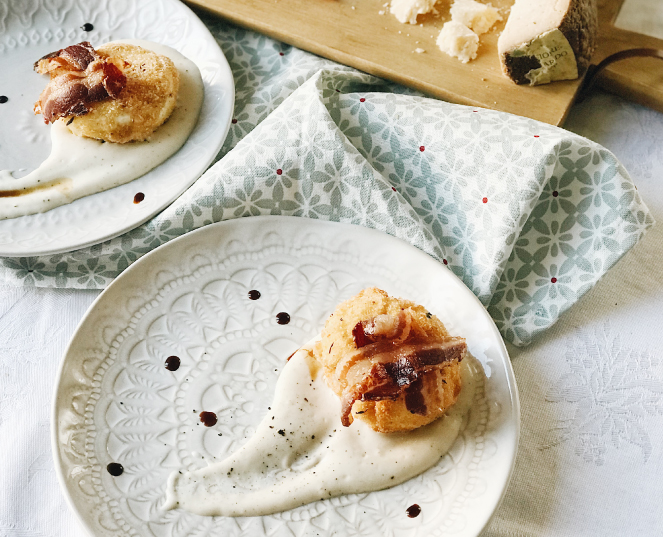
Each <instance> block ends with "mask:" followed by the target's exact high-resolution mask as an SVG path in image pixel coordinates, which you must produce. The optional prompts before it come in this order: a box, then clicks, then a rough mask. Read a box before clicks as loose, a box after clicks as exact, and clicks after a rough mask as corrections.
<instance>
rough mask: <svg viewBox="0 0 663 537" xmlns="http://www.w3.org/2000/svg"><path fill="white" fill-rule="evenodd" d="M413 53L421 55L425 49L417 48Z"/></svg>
mask: <svg viewBox="0 0 663 537" xmlns="http://www.w3.org/2000/svg"><path fill="white" fill-rule="evenodd" d="M414 51H415V52H416V53H417V54H421V53H423V52H426V49H425V48H419V47H417V48H415V49H414Z"/></svg>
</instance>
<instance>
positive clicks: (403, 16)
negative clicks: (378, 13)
mask: <svg viewBox="0 0 663 537" xmlns="http://www.w3.org/2000/svg"><path fill="white" fill-rule="evenodd" d="M435 2H436V0H391V7H390V8H389V11H390V12H391V14H392V15H393V16H394V17H396V18H397V19H398V20H399V21H400V22H402V23H410V24H417V15H424V14H425V13H429V12H430V11H432V10H433V6H434V5H435Z"/></svg>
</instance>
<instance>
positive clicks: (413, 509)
mask: <svg viewBox="0 0 663 537" xmlns="http://www.w3.org/2000/svg"><path fill="white" fill-rule="evenodd" d="M419 513H421V507H419V505H418V504H416V503H415V504H412V505H411V506H410V507H408V508H407V516H409V517H410V518H415V517H418V516H419Z"/></svg>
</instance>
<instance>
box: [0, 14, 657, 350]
mask: <svg viewBox="0 0 663 537" xmlns="http://www.w3.org/2000/svg"><path fill="white" fill-rule="evenodd" d="M205 22H206V23H207V25H208V26H209V27H210V29H211V30H212V32H213V33H214V35H215V36H216V38H217V40H218V42H219V44H220V45H221V47H222V49H223V51H224V53H225V55H226V57H227V58H228V61H229V63H230V65H231V68H232V69H233V73H234V76H235V82H236V86H237V95H236V110H235V118H234V119H233V120H232V125H231V129H230V134H229V135H228V138H227V140H226V142H225V144H224V147H223V149H222V151H221V153H220V156H222V158H221V160H219V161H218V162H217V163H216V164H215V165H213V166H212V167H211V168H210V169H209V170H208V171H207V172H206V173H205V174H204V175H203V176H202V177H201V178H200V179H199V180H198V181H197V182H196V183H195V184H194V185H193V186H192V187H191V188H190V189H189V190H188V191H187V192H185V193H184V194H183V195H182V196H181V197H180V198H179V199H178V200H177V201H176V202H175V203H174V204H173V205H171V206H170V207H169V208H167V209H166V210H165V211H163V212H162V213H161V214H159V215H157V216H156V217H155V218H153V219H152V220H151V221H149V222H147V223H146V224H144V225H142V226H140V227H138V228H136V229H134V230H133V231H130V232H128V233H126V234H124V235H122V236H120V237H118V238H115V239H112V240H109V241H106V242H104V243H102V244H98V245H96V246H93V247H90V248H85V249H82V250H78V251H75V252H70V253H65V254H58V255H50V256H42V257H31V258H16V259H9V258H5V259H3V260H2V267H1V272H0V274H1V276H0V278H1V279H3V280H4V281H6V282H16V283H22V284H24V285H36V286H53V287H78V288H103V287H105V286H106V285H108V284H109V283H110V282H111V281H112V280H113V278H115V277H116V276H117V275H118V274H119V273H120V272H122V270H124V269H125V268H126V267H127V266H129V265H130V264H131V263H132V262H134V261H135V260H136V259H138V258H139V257H141V256H142V255H144V254H146V253H147V252H149V251H150V250H153V249H154V248H156V247H157V246H159V245H160V244H163V243H165V242H167V241H169V240H170V239H172V238H174V237H177V236H179V235H182V234H184V233H187V232H189V231H191V230H193V229H196V228H199V227H202V226H204V225H207V224H210V223H212V222H218V221H221V220H227V219H231V218H239V217H245V216H256V215H262V214H281V215H294V216H300V217H305V218H319V219H325V220H332V221H338V222H349V223H353V224H359V225H364V226H368V227H372V228H375V229H379V230H382V231H385V232H386V233H389V234H390V235H393V236H395V237H398V238H401V239H404V240H406V241H408V242H410V243H411V244H413V245H415V246H417V247H418V248H420V249H421V250H423V251H425V252H427V253H428V254H430V255H431V256H433V257H434V258H435V259H438V260H439V261H440V262H441V263H444V264H445V265H446V266H448V268H449V269H450V270H452V271H453V272H454V273H455V274H457V275H458V276H459V277H460V278H461V279H462V280H463V281H464V282H465V284H466V285H467V286H468V287H469V288H470V289H471V290H472V291H473V292H474V293H475V294H476V295H477V296H478V297H479V299H480V300H481V301H482V302H483V304H484V305H485V306H486V307H487V308H488V311H489V312H490V314H491V315H492V317H493V319H494V320H495V322H496V323H497V326H498V328H499V329H500V331H501V333H502V335H503V336H504V337H505V338H506V339H507V340H509V341H511V342H513V343H515V344H517V345H524V344H527V343H529V342H530V340H531V338H532V336H533V335H535V334H536V333H537V332H540V331H542V330H544V329H546V328H547V327H549V326H550V325H552V324H553V323H554V322H555V321H556V319H557V318H558V316H559V315H560V314H561V313H562V312H563V311H564V310H566V309H567V308H569V307H570V306H571V305H572V304H573V303H574V302H576V301H577V300H578V299H579V298H580V296H582V295H583V294H584V293H585V292H586V291H587V290H588V289H590V288H591V287H592V286H593V285H594V284H595V283H596V282H597V281H598V280H599V279H600V278H601V276H602V275H603V274H604V273H605V272H606V271H607V270H608V269H609V268H610V267H611V266H612V265H613V264H614V263H615V262H616V261H617V260H618V259H619V258H620V257H621V256H622V255H623V254H624V253H625V252H626V251H627V250H629V248H631V247H632V246H633V245H634V244H635V243H636V242H637V241H638V240H639V239H640V237H642V235H643V233H644V232H645V230H646V229H647V228H649V227H650V226H651V225H652V224H653V220H652V218H651V216H650V215H649V213H648V211H647V208H646V207H645V205H644V204H643V202H642V201H641V199H640V196H639V195H638V192H637V190H636V188H635V186H634V185H633V183H632V181H631V179H630V178H629V176H628V174H627V172H626V170H624V168H623V167H622V166H621V165H620V164H619V162H618V161H617V160H616V158H615V157H614V156H613V155H612V154H611V153H610V152H609V151H607V150H606V149H604V148H602V147H601V146H599V145H598V144H595V143H593V142H591V141H590V140H587V139H585V138H582V137H580V136H576V135H574V134H571V133H569V132H567V131H564V130H562V129H559V128H555V127H551V126H549V125H546V124H542V123H538V122H536V121H533V120H530V119H525V118H521V117H516V116H512V115H509V114H505V113H501V112H494V111H490V110H484V109H479V108H472V107H466V106H459V105H453V104H448V103H444V102H440V101H436V100H433V99H428V98H425V97H422V96H420V95H416V94H413V93H412V92H408V91H407V90H405V89H403V88H400V87H398V86H396V85H393V84H387V83H385V82H383V81H380V80H378V79H376V78H374V77H371V76H369V75H366V74H362V73H360V72H357V71H355V70H353V69H350V68H347V67H343V66H340V65H338V64H335V63H333V62H330V61H327V60H323V59H321V58H318V57H316V56H313V55H311V54H307V53H305V52H302V51H299V50H297V49H293V48H290V47H288V46H285V45H282V44H280V43H277V42H275V41H272V40H270V39H268V38H266V37H264V36H260V35H258V34H254V33H252V32H249V31H246V30H242V29H238V28H236V27H234V26H230V25H227V24H225V23H223V22H220V21H218V20H216V19H214V18H206V19H205ZM369 90H371V91H369ZM408 93H409V94H408Z"/></svg>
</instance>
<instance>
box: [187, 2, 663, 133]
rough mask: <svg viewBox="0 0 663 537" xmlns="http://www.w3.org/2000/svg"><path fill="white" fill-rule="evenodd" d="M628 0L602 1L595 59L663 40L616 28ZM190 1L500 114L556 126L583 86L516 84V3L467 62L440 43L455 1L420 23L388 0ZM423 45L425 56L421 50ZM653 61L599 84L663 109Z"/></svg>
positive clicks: (615, 72)
mask: <svg viewBox="0 0 663 537" xmlns="http://www.w3.org/2000/svg"><path fill="white" fill-rule="evenodd" d="M622 1H623V0H599V2H600V4H601V8H600V11H599V14H600V18H601V32H602V33H603V34H604V35H605V36H607V39H601V40H600V48H599V50H598V51H597V54H596V59H597V60H601V59H602V58H604V57H605V56H607V55H609V54H610V53H611V52H610V51H613V52H614V51H616V50H620V49H621V48H631V45H630V43H629V42H630V41H633V42H635V39H634V36H638V37H639V38H642V40H639V41H638V43H639V44H638V45H633V46H648V45H643V44H642V43H650V41H652V40H653V41H660V40H656V39H654V38H650V37H646V36H640V35H639V34H633V32H627V31H625V30H618V29H616V28H614V26H613V25H612V21H613V20H614V18H615V16H616V13H617V12H618V9H619V6H620V5H621V3H622ZM187 2H188V3H189V4H190V5H192V6H197V7H201V8H204V9H206V10H208V11H211V12H213V13H216V14H218V15H220V16H221V17H223V18H225V19H227V20H229V21H231V22H233V23H235V24H238V25H240V26H244V27H246V28H250V29H252V30H256V31H257V32H260V33H263V34H265V35H268V36H270V37H273V38H275V39H277V40H279V41H282V42H284V43H288V44H290V45H293V46H296V47H298V48H301V49H304V50H308V51H310V52H313V53H314V54H318V55H320V56H324V57H326V58H329V59H331V60H334V61H337V62H339V63H343V64H345V65H350V66H352V67H355V68H357V69H360V70H361V71H364V72H367V73H370V74H373V75H376V76H379V77H382V78H385V79H388V80H393V81H395V82H399V83H401V84H404V85H406V86H409V87H411V88H415V89H418V90H420V91H422V92H424V93H426V94H428V95H431V96H433V97H437V98H440V99H444V100H446V101H450V102H454V103H460V104H466V105H470V106H480V107H485V108H492V109H495V110H502V111H505V112H510V113H513V114H517V115H520V116H525V117H530V118H532V119H537V120H539V121H544V122H546V123H550V124H552V125H561V124H562V123H563V122H564V119H565V118H566V115H567V114H568V112H569V109H570V107H571V105H572V104H573V101H574V99H575V96H576V93H577V91H578V88H579V86H580V83H581V81H580V80H573V81H563V82H555V83H553V84H547V85H543V86H536V87H529V86H522V85H521V86H518V85H516V84H514V83H513V82H511V81H510V80H509V79H507V78H506V77H505V76H504V75H503V74H502V72H501V68H500V64H499V59H498V55H497V38H498V36H499V34H500V32H501V31H502V29H503V28H504V23H505V21H506V16H507V15H508V12H509V9H510V7H511V5H512V4H513V0H492V4H493V5H494V6H495V7H498V8H500V10H501V12H502V13H503V15H504V19H505V20H504V21H502V22H499V23H497V24H496V25H495V26H494V27H493V29H492V30H491V31H490V32H488V33H486V34H484V35H482V36H481V44H480V47H479V54H478V56H477V58H476V59H475V60H473V61H472V62H470V63H467V64H463V63H461V62H460V61H458V60H457V59H456V58H452V57H450V56H448V55H447V54H445V53H443V52H442V51H440V50H439V49H438V47H437V45H436V44H435V41H436V39H437V36H438V34H439V32H440V28H441V27H442V25H443V24H444V23H445V22H446V21H447V20H449V19H450V15H449V7H450V5H451V3H452V0H441V1H440V2H438V4H437V6H436V7H437V9H438V11H439V13H438V14H437V15H432V14H429V15H425V16H419V18H418V23H419V24H417V25H410V24H402V23H400V22H398V21H397V20H396V18H395V17H394V16H393V15H391V14H390V13H389V8H388V0H187ZM381 11H383V12H384V14H383V15H381V14H380V12H381ZM620 47H621V48H620ZM417 48H420V49H424V50H425V52H423V53H417V52H415V50H416V49H417ZM662 48H663V47H662ZM651 62H656V60H652V59H649V60H640V59H635V60H633V61H632V62H620V63H618V64H615V65H614V66H611V67H610V68H609V69H607V70H606V72H604V74H603V75H602V76H601V78H600V79H599V84H601V85H602V86H603V87H606V88H608V89H609V90H611V91H618V92H621V93H622V94H627V96H628V97H629V98H637V99H640V100H641V101H644V100H647V99H652V98H653V99H654V100H656V99H659V100H660V103H661V105H662V106H663V95H660V96H659V95H658V94H657V92H656V91H653V90H652V86H654V87H655V86H656V80H652V77H651V76H647V77H642V76H641V77H637V76H634V73H635V72H638V71H639V69H640V67H639V64H640V63H646V64H649V63H651ZM661 64H663V62H661ZM661 67H663V65H662V66H661ZM662 76H663V73H662ZM632 81H634V82H635V83H631V82H632ZM658 85H659V86H660V80H659V82H658ZM648 104H650V106H651V105H652V104H651V103H648Z"/></svg>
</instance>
